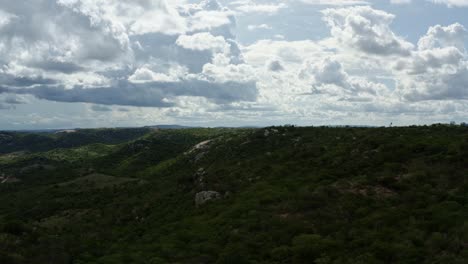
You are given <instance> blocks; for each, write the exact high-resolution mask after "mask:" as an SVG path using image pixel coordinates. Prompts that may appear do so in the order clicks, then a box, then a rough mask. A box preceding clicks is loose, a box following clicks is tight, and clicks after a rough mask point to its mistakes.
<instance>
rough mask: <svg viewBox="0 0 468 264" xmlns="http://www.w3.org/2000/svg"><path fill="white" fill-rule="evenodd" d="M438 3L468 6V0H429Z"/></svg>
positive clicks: (450, 5)
mask: <svg viewBox="0 0 468 264" xmlns="http://www.w3.org/2000/svg"><path fill="white" fill-rule="evenodd" d="M428 1H432V2H433V3H436V4H445V5H447V6H448V7H463V6H468V0H428Z"/></svg>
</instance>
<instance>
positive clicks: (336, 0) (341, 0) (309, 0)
mask: <svg viewBox="0 0 468 264" xmlns="http://www.w3.org/2000/svg"><path fill="white" fill-rule="evenodd" d="M300 1H301V2H303V3H306V4H311V5H329V6H346V5H358V4H368V3H369V2H368V1H361V0H300Z"/></svg>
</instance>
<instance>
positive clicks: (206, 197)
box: [195, 191, 221, 206]
mask: <svg viewBox="0 0 468 264" xmlns="http://www.w3.org/2000/svg"><path fill="white" fill-rule="evenodd" d="M219 199H221V194H220V193H219V192H215V191H203V192H199V193H197V194H196V195H195V205H196V206H200V205H204V204H205V203H207V202H209V201H215V200H219Z"/></svg>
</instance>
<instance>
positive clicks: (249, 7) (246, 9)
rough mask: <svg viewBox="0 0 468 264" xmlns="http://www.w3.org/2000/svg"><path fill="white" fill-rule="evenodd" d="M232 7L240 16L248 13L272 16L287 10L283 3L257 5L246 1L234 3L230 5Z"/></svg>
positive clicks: (248, 0)
mask: <svg viewBox="0 0 468 264" xmlns="http://www.w3.org/2000/svg"><path fill="white" fill-rule="evenodd" d="M231 5H234V6H235V7H234V9H235V10H236V11H238V12H239V13H240V14H249V13H256V14H259V13H260V14H268V15H273V14H276V13H278V12H279V11H280V10H281V9H284V8H287V5H286V4H285V3H264V4H257V3H254V2H253V1H250V0H246V1H236V2H233V3H231Z"/></svg>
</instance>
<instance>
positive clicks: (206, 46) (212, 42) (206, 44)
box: [176, 32, 229, 52]
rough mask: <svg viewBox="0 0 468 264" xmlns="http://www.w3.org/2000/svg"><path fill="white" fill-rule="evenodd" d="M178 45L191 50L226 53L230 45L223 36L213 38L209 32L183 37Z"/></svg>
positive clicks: (180, 37) (178, 41) (177, 41)
mask: <svg viewBox="0 0 468 264" xmlns="http://www.w3.org/2000/svg"><path fill="white" fill-rule="evenodd" d="M176 44H177V45H179V46H181V47H183V48H185V49H190V50H212V51H214V52H224V51H225V50H228V49H229V44H228V43H227V42H226V40H225V39H224V37H222V36H216V37H215V36H213V35H211V34H210V33H209V32H202V33H196V34H193V35H181V36H179V38H178V39H177V40H176Z"/></svg>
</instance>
